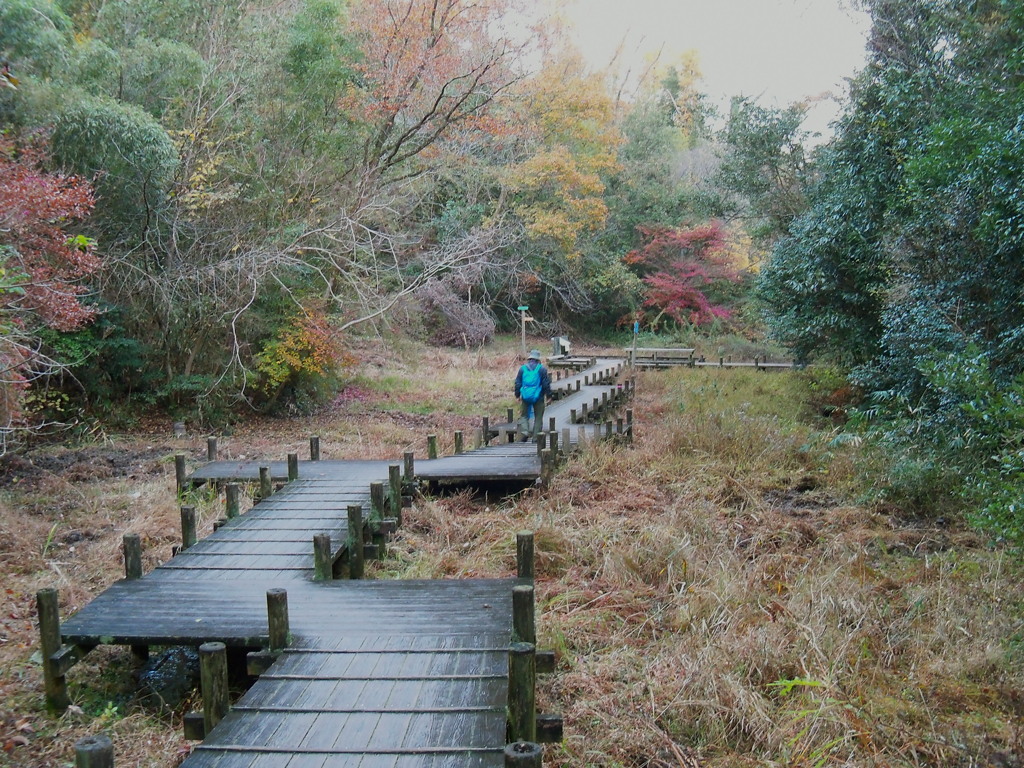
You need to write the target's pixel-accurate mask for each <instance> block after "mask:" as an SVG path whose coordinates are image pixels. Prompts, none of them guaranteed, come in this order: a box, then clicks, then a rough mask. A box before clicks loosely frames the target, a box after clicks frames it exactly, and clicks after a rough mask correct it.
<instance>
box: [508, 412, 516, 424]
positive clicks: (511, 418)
mask: <svg viewBox="0 0 1024 768" xmlns="http://www.w3.org/2000/svg"><path fill="white" fill-rule="evenodd" d="M505 420H506V421H508V423H509V424H514V423H515V421H516V412H515V411H514V410H513V409H511V408H506V409H505Z"/></svg>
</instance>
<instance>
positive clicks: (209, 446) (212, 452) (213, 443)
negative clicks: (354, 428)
mask: <svg viewBox="0 0 1024 768" xmlns="http://www.w3.org/2000/svg"><path fill="white" fill-rule="evenodd" d="M206 460H207V461H216V460H217V438H216V437H208V438H206Z"/></svg>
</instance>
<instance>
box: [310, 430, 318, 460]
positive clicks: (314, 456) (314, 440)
mask: <svg viewBox="0 0 1024 768" xmlns="http://www.w3.org/2000/svg"><path fill="white" fill-rule="evenodd" d="M309 460H310V461H320V436H319V435H313V436H312V437H310V438H309Z"/></svg>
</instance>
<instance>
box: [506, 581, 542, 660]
mask: <svg viewBox="0 0 1024 768" xmlns="http://www.w3.org/2000/svg"><path fill="white" fill-rule="evenodd" d="M533 600H534V598H533V587H531V586H530V585H529V584H517V585H516V586H514V587H512V633H513V635H512V636H513V637H514V638H515V639H516V641H517V642H520V643H530V644H532V645H536V644H537V625H536V622H535V618H534V612H535V609H534V602H533Z"/></svg>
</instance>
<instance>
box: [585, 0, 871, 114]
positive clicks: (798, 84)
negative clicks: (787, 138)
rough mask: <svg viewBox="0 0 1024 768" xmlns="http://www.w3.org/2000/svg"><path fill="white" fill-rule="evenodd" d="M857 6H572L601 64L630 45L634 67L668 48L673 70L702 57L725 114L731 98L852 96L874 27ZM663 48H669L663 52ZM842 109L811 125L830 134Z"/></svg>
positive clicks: (836, 1) (773, 101)
mask: <svg viewBox="0 0 1024 768" xmlns="http://www.w3.org/2000/svg"><path fill="white" fill-rule="evenodd" d="M849 5H850V3H849V0H567V6H566V8H565V15H566V16H567V17H568V19H569V20H570V22H571V23H572V24H573V26H575V28H576V32H575V34H576V36H577V37H576V42H577V45H578V46H579V47H580V49H581V50H582V51H583V53H584V55H585V56H586V57H587V59H588V60H589V61H590V62H591V64H592V65H594V66H595V67H603V66H606V65H607V64H608V62H609V60H610V59H611V57H612V55H613V54H614V52H615V50H616V49H617V48H618V47H619V46H620V44H623V43H624V45H623V51H624V53H625V54H626V55H627V56H629V57H630V59H631V62H630V63H631V64H632V61H636V62H637V66H639V63H640V62H642V61H643V58H644V56H645V54H649V53H651V52H657V51H658V50H659V49H662V55H661V61H662V62H664V63H666V64H669V63H672V62H673V61H674V60H676V59H677V58H678V55H679V54H680V53H682V52H683V51H686V50H689V49H693V50H696V51H697V53H698V56H699V59H700V68H701V72H702V74H703V76H704V79H703V88H702V90H703V91H704V92H705V93H707V94H708V96H709V97H710V98H711V100H712V102H713V103H714V104H716V105H718V106H719V107H720V108H724V107H726V106H727V105H728V99H729V97H731V96H738V95H743V96H751V97H757V98H758V100H759V101H760V102H761V103H762V104H764V105H765V106H787V105H789V104H791V103H793V102H796V101H801V100H804V99H807V98H813V97H817V96H820V95H822V94H825V93H828V92H832V93H835V94H837V95H842V94H844V93H845V92H846V85H845V83H844V78H848V77H851V76H852V75H853V74H854V73H855V72H856V71H857V70H858V69H860V68H861V67H862V66H863V64H864V57H865V54H864V45H865V41H866V35H867V31H868V28H869V26H870V24H869V20H868V17H867V14H866V13H863V12H861V11H855V10H853V9H851V8H850V7H849ZM663 46H664V47H663ZM835 114H836V106H835V104H834V102H833V103H832V104H823V105H821V106H819V107H816V108H815V109H814V110H813V111H812V115H811V117H810V118H809V120H808V126H807V127H809V128H812V129H813V130H819V131H825V130H827V128H826V126H827V124H828V121H829V120H830V119H832V117H833V116H834V115H835Z"/></svg>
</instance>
